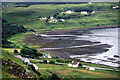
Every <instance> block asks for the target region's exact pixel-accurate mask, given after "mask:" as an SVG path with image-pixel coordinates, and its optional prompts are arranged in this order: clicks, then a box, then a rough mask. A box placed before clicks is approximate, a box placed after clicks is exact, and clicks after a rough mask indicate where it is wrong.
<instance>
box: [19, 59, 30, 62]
mask: <svg viewBox="0 0 120 80" xmlns="http://www.w3.org/2000/svg"><path fill="white" fill-rule="evenodd" d="M20 59H21V60H22V61H24V63H30V61H29V59H28V58H20Z"/></svg>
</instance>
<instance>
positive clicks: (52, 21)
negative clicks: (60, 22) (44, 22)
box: [48, 19, 57, 23]
mask: <svg viewBox="0 0 120 80" xmlns="http://www.w3.org/2000/svg"><path fill="white" fill-rule="evenodd" d="M48 22H49V23H56V22H57V20H56V19H53V20H50V21H48Z"/></svg>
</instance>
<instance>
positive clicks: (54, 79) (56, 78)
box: [50, 74, 61, 80]
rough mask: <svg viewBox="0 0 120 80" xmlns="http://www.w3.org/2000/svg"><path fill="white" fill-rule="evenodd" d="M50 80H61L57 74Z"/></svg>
mask: <svg viewBox="0 0 120 80" xmlns="http://www.w3.org/2000/svg"><path fill="white" fill-rule="evenodd" d="M50 80H61V79H60V78H59V77H58V76H57V75H56V74H52V76H51V78H50Z"/></svg>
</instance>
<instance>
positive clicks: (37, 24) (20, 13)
mask: <svg viewBox="0 0 120 80" xmlns="http://www.w3.org/2000/svg"><path fill="white" fill-rule="evenodd" d="M93 5H96V6H97V5H99V6H111V5H112V3H103V4H101V3H99V4H95V3H93ZM75 6H76V7H78V6H79V7H84V6H88V4H59V5H54V4H45V5H31V6H29V7H13V6H11V7H6V8H3V18H5V19H6V20H8V23H14V22H22V23H18V24H22V25H24V26H25V27H26V28H30V29H34V30H36V31H37V32H43V31H47V30H59V29H71V28H81V27H96V26H103V25H117V18H118V14H117V11H115V10H114V11H108V12H103V13H98V14H93V15H92V16H85V17H81V18H74V19H67V20H66V21H65V22H59V23H56V24H55V23H54V24H47V23H45V20H39V19H38V18H37V17H38V16H41V17H48V16H52V15H53V14H54V13H55V12H56V11H58V10H62V9H64V8H66V7H67V8H71V7H75ZM38 7H39V8H38ZM8 9H9V10H8ZM110 12H112V15H110V14H109V13H110ZM11 17H12V19H11ZM30 20H33V21H32V22H27V21H30ZM101 23H102V24H101Z"/></svg>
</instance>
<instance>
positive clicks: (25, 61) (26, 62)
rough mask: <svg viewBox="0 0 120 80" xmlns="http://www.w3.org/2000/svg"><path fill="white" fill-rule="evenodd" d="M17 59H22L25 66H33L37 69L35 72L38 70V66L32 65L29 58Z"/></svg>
mask: <svg viewBox="0 0 120 80" xmlns="http://www.w3.org/2000/svg"><path fill="white" fill-rule="evenodd" d="M15 57H17V58H20V59H21V60H22V61H23V62H24V63H25V64H27V65H30V66H31V65H32V66H33V67H34V68H35V70H38V66H37V65H36V64H33V63H30V61H29V59H28V58H23V57H21V56H20V55H17V56H15Z"/></svg>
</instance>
